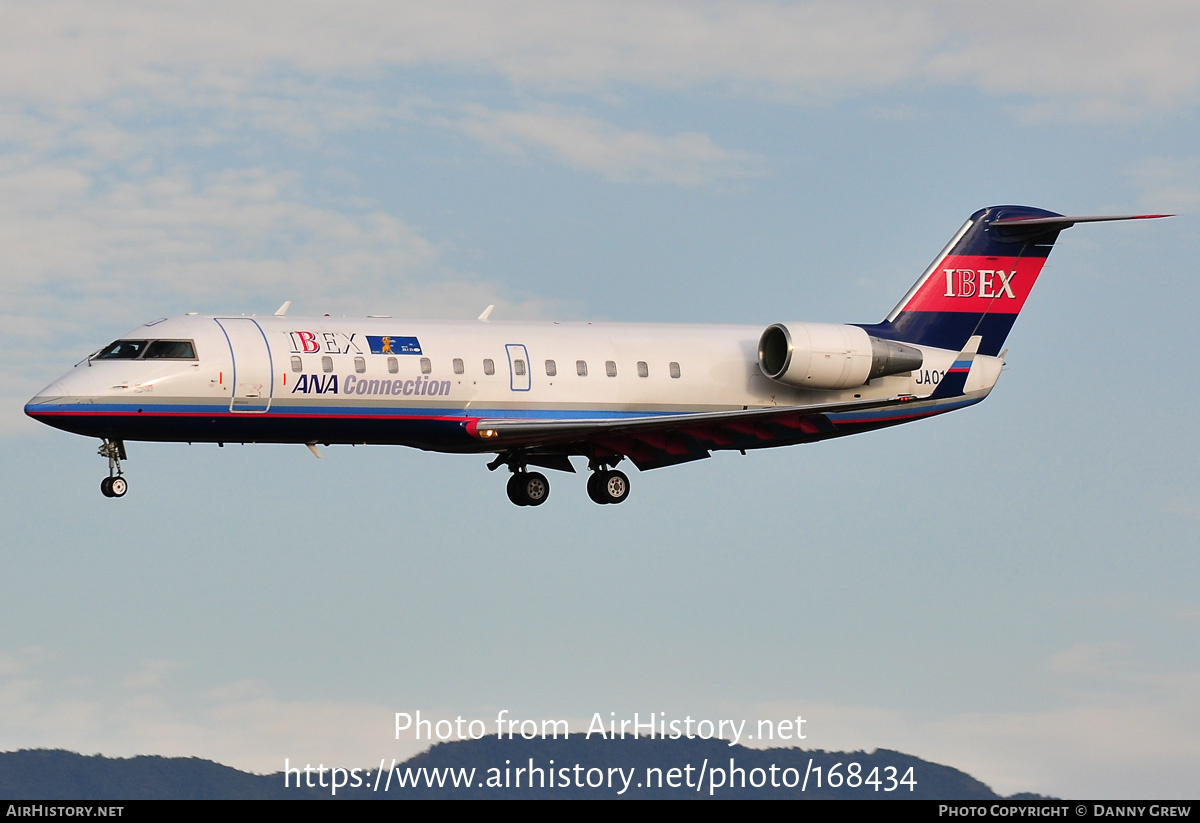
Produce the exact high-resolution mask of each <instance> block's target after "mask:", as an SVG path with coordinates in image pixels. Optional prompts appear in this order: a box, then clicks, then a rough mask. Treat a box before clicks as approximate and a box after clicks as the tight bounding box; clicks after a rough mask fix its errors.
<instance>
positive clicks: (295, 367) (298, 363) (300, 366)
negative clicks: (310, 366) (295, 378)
mask: <svg viewBox="0 0 1200 823" xmlns="http://www.w3.org/2000/svg"><path fill="white" fill-rule="evenodd" d="M292 371H304V361H303V360H301V359H300V355H298V354H293V355H292Z"/></svg>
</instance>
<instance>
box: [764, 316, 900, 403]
mask: <svg viewBox="0 0 1200 823" xmlns="http://www.w3.org/2000/svg"><path fill="white" fill-rule="evenodd" d="M922 360H923V356H922V354H921V351H920V350H919V349H915V348H913V347H912V346H906V345H904V344H903V343H897V342H895V341H894V340H883V339H882V338H879V337H872V336H871V335H869V334H867V333H866V332H865V331H863V330H862V329H861V328H859V327H858V326H842V325H837V324H834V323H789V324H784V323H776V324H775V325H773V326H768V327H767V329H766V331H764V332H763V333H762V337H760V338H759V340H758V367H759V368H760V369H762V373H763V374H765V375H766V376H767V377H769V378H771V379H772V380H778V381H779V382H780V383H786V384H787V385H789V386H799V387H801V388H805V389H851V388H854V387H855V386H861V385H863V384H865V383H866V382H867V381H868V380H874V379H875V378H877V377H886V376H888V375H889V374H903V373H904V372H910V371H913V370H914V369H919V368H920V367H921V362H922Z"/></svg>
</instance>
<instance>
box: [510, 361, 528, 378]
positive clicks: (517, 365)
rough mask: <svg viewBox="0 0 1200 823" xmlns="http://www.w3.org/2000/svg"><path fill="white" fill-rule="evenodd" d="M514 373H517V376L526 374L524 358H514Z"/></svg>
mask: <svg viewBox="0 0 1200 823" xmlns="http://www.w3.org/2000/svg"><path fill="white" fill-rule="evenodd" d="M513 374H515V375H516V376H517V377H524V376H525V361H524V360H514V361H513Z"/></svg>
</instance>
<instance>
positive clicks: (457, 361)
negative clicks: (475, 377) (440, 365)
mask: <svg viewBox="0 0 1200 823" xmlns="http://www.w3.org/2000/svg"><path fill="white" fill-rule="evenodd" d="M464 371H465V369H464V368H463V361H462V358H461V357H456V358H454V373H455V374H462V373H463V372H464Z"/></svg>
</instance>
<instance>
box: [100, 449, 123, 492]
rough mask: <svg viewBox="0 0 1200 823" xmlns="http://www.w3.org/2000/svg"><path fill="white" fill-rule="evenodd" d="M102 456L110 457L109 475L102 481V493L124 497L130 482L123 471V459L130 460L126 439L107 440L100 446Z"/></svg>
mask: <svg viewBox="0 0 1200 823" xmlns="http://www.w3.org/2000/svg"><path fill="white" fill-rule="evenodd" d="M100 456H101V457H107V458H108V477H106V478H104V479H103V480H101V481H100V493H101V494H103V495H104V496H105V497H124V496H125V492H127V491H129V483H128V482H127V481H126V480H125V477H124V476H123V472H122V471H121V461H122V460H128V459H129V457H128V456H127V455H126V454H125V441H124V440H105V441H104V445H102V446H101V447H100Z"/></svg>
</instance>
